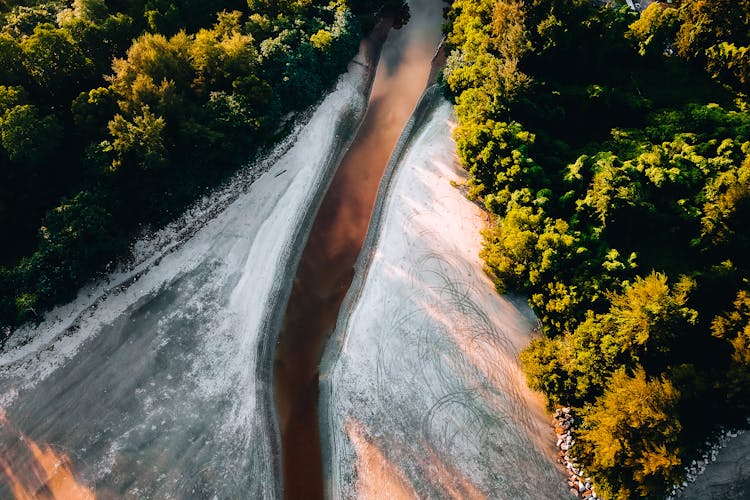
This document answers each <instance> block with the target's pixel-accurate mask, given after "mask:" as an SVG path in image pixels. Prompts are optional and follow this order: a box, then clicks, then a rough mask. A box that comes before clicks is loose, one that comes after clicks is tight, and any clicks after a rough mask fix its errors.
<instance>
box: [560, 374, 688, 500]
mask: <svg viewBox="0 0 750 500" xmlns="http://www.w3.org/2000/svg"><path fill="white" fill-rule="evenodd" d="M679 398H680V394H679V392H678V391H677V389H675V388H674V387H673V386H672V384H671V383H670V382H669V381H667V380H664V379H650V380H649V379H647V377H646V372H645V371H644V370H643V369H641V368H637V369H636V370H635V371H634V373H633V375H632V376H629V375H628V374H627V373H626V372H625V370H620V371H618V372H616V373H615V374H614V375H613V377H612V379H611V381H610V384H609V386H608V389H607V391H606V392H605V393H604V395H602V396H601V397H600V398H599V399H598V400H597V401H596V404H594V405H593V406H591V407H589V408H588V410H586V411H585V412H584V414H583V424H582V426H581V428H580V429H579V432H578V438H577V443H576V445H575V447H574V452H575V453H576V456H580V457H585V458H586V461H587V463H588V464H590V465H589V466H588V467H587V471H588V473H589V474H590V475H591V477H592V478H593V479H594V482H595V484H596V487H597V492H599V493H601V494H602V498H612V499H622V500H626V499H629V498H635V497H649V498H652V497H655V496H658V495H660V494H662V492H663V491H665V490H667V488H668V487H669V486H671V485H672V484H674V483H676V482H677V481H678V479H680V475H681V473H682V467H681V461H680V455H679V452H680V450H679V448H678V446H677V444H678V441H679V436H680V431H681V429H682V426H681V424H680V422H679V420H678V419H677V418H676V410H677V404H678V402H679Z"/></svg>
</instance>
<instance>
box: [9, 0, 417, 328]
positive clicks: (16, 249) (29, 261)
mask: <svg viewBox="0 0 750 500" xmlns="http://www.w3.org/2000/svg"><path fill="white" fill-rule="evenodd" d="M386 15H388V16H395V17H396V20H397V23H398V22H404V21H405V20H406V19H408V10H407V9H406V5H405V3H404V2H403V1H402V0H381V1H378V2H371V1H366V0H283V1H277V0H247V1H246V0H200V1H198V0H127V1H126V0H106V1H105V0H67V1H64V0H52V1H46V2H45V1H33V0H28V1H18V0H4V1H0V234H2V235H3V244H2V245H0V341H2V336H3V335H4V334H7V333H8V332H9V331H10V330H9V327H11V326H14V325H17V324H19V323H20V322H23V321H26V320H34V319H36V318H38V317H39V314H40V313H41V312H42V310H43V309H45V308H47V307H49V306H50V305H52V304H55V303H58V302H61V301H63V300H67V299H69V298H71V297H72V296H73V294H74V293H75V291H76V290H77V288H78V287H79V286H80V285H81V284H83V283H84V282H86V281H87V280H89V279H91V277H92V276H93V275H95V273H97V272H99V271H102V270H103V269H104V267H105V266H106V265H107V263H108V262H110V261H111V260H113V259H115V258H117V257H118V256H122V255H123V254H124V253H125V252H126V250H127V245H128V242H129V239H130V238H132V236H133V234H135V232H136V231H138V230H139V228H142V227H143V226H144V225H147V224H151V225H159V224H163V223H164V222H166V221H168V220H169V219H170V218H171V217H173V216H174V214H175V213H177V212H178V211H179V210H180V209H181V208H182V207H184V206H185V205H186V204H187V203H189V202H190V201H191V200H193V199H194V198H195V197H196V195H197V194H199V193H200V192H201V191H202V190H203V189H204V188H205V187H207V186H210V185H213V184H215V183H216V182H218V181H220V180H221V179H222V178H224V177H226V175H227V174H228V173H229V172H230V171H231V170H232V169H233V168H235V167H236V166H237V165H239V164H240V163H241V162H242V161H244V160H246V159H247V158H248V157H249V156H250V155H251V154H252V153H253V152H254V151H256V150H257V149H258V148H259V147H261V146H263V145H265V144H268V143H270V142H272V141H273V140H274V138H275V137H276V136H277V135H278V134H279V133H283V129H281V128H280V126H281V125H283V123H284V120H283V119H282V118H283V117H286V116H288V114H289V112H292V111H295V110H299V109H300V108H303V107H305V106H308V105H310V104H311V103H313V102H314V101H315V100H317V99H318V98H319V97H320V95H321V94H322V93H323V91H324V90H325V89H326V88H328V87H329V86H330V85H331V84H332V82H333V80H334V79H335V77H336V76H337V75H338V74H339V73H340V72H341V71H342V70H343V69H344V68H345V66H346V63H347V61H348V60H349V59H350V58H351V57H352V55H353V54H354V52H355V51H356V49H357V47H358V45H359V40H360V38H361V35H362V33H364V32H366V31H367V30H369V29H370V28H371V27H372V26H373V24H374V22H375V21H376V19H377V18H379V17H381V16H386Z"/></svg>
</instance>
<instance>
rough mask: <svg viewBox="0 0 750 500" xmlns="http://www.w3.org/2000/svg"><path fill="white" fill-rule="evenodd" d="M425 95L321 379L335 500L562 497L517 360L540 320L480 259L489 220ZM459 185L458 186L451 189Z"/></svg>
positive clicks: (445, 119) (537, 407)
mask: <svg viewBox="0 0 750 500" xmlns="http://www.w3.org/2000/svg"><path fill="white" fill-rule="evenodd" d="M452 120H453V111H452V106H451V105H450V104H449V103H447V102H445V101H444V100H443V98H442V97H441V96H440V93H439V91H438V90H437V89H436V88H434V87H433V88H432V89H430V90H428V91H427V92H426V93H425V95H424V96H423V98H422V101H421V102H420V105H419V107H418V109H417V111H416V112H415V115H414V117H413V122H412V123H411V125H410V126H409V127H407V131H406V132H405V134H404V135H403V136H402V138H401V140H400V145H399V147H398V148H397V151H396V152H395V153H394V156H393V157H392V159H391V163H390V165H389V169H388V172H387V173H386V175H385V177H384V180H383V183H382V184H381V188H380V191H379V194H378V201H377V206H376V208H375V211H374V213H375V214H377V215H376V216H375V217H374V218H373V220H372V221H371V224H370V228H369V230H368V236H367V241H366V243H365V247H364V249H363V252H362V254H361V256H360V259H359V260H358V263H357V273H356V276H355V281H354V283H353V285H352V287H351V289H350V291H349V293H348V295H347V298H346V300H345V303H344V306H343V307H342V312H341V315H340V317H339V320H338V322H337V325H336V331H335V333H334V335H333V337H332V339H331V341H330V342H329V344H328V347H327V348H326V352H325V357H324V362H323V365H322V368H321V370H322V372H321V380H322V385H321V403H320V405H321V408H320V413H321V421H322V423H321V426H322V429H323V431H322V432H323V435H324V445H325V449H324V451H325V453H326V460H325V463H326V464H328V466H329V467H328V469H327V470H326V481H327V483H326V491H327V495H328V496H329V497H333V498H349V497H354V496H359V497H361V498H383V497H385V496H392V497H398V498H400V497H433V496H434V497H439V496H444V495H446V494H449V495H452V496H455V497H460V498H482V497H488V496H491V497H495V498H532V497H533V498H566V497H567V495H569V494H568V492H567V489H566V488H565V487H564V484H565V482H564V481H565V479H564V476H563V474H562V471H561V470H560V468H559V467H558V466H557V465H556V463H555V459H556V455H555V449H554V446H553V443H550V442H549V435H550V432H551V429H550V425H549V422H548V420H547V416H546V413H545V411H544V408H543V406H542V404H541V401H540V400H539V399H538V397H536V396H535V395H534V394H532V393H531V392H530V391H529V390H528V389H527V388H526V385H525V381H524V379H523V375H522V373H521V371H520V369H519V366H518V361H517V357H518V352H519V350H520V349H522V348H523V347H524V346H525V345H526V344H527V343H528V342H529V341H530V339H531V336H532V332H533V329H534V326H535V321H534V318H533V315H532V314H531V312H530V310H529V309H528V307H527V306H526V305H525V304H524V303H523V301H522V300H514V299H512V298H508V297H501V296H498V295H497V293H496V292H495V290H494V287H493V286H492V283H491V281H490V280H489V278H488V277H487V276H486V275H485V274H484V272H483V271H482V262H481V261H480V259H479V257H478V253H479V245H480V237H479V231H480V229H481V228H482V227H483V226H484V224H485V221H486V216H485V214H484V212H483V211H482V210H481V209H480V208H479V207H477V206H476V205H474V204H473V203H471V202H470V201H468V200H467V199H466V198H465V196H464V193H463V192H462V191H461V190H460V189H459V188H457V187H454V185H460V184H461V183H463V182H464V181H465V173H464V172H463V171H462V170H461V169H460V168H459V167H458V165H457V161H456V158H455V144H454V143H453V140H452V139H451V121H452ZM452 184H453V185H452Z"/></svg>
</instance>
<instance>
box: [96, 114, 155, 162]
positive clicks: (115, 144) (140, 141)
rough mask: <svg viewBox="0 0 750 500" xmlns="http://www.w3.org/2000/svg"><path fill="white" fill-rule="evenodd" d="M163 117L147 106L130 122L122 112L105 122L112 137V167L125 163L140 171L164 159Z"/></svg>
mask: <svg viewBox="0 0 750 500" xmlns="http://www.w3.org/2000/svg"><path fill="white" fill-rule="evenodd" d="M165 126H166V122H165V121H164V118H162V117H160V116H157V115H155V114H154V113H152V112H151V110H150V109H149V108H148V106H145V107H144V108H143V109H142V113H141V114H139V115H136V116H135V118H133V120H132V121H129V120H126V119H125V118H124V117H123V116H122V115H119V114H118V115H115V117H114V119H113V120H112V121H111V122H109V133H110V135H111V136H112V150H113V152H114V154H115V159H114V160H113V162H112V170H114V171H118V170H120V169H122V168H125V167H129V166H137V167H139V168H141V169H142V170H153V169H157V168H159V167H160V166H163V165H164V164H165V162H166V161H167V147H166V145H165V144H164V129H165Z"/></svg>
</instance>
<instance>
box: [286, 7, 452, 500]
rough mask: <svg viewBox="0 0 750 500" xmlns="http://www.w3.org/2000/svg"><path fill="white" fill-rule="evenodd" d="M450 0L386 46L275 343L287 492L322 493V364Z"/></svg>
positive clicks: (416, 17) (414, 19)
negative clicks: (382, 183) (319, 408)
mask: <svg viewBox="0 0 750 500" xmlns="http://www.w3.org/2000/svg"><path fill="white" fill-rule="evenodd" d="M443 6H444V4H443V2H442V1H441V0H411V1H410V2H409V7H410V11H411V20H410V21H409V23H408V24H407V25H406V26H404V27H403V28H401V29H400V30H394V31H391V32H390V34H389V36H388V39H387V40H386V42H385V44H384V45H383V48H382V52H381V57H380V63H379V65H378V68H377V71H376V74H375V82H374V85H373V88H372V93H371V94H370V100H369V104H368V108H367V113H366V115H365V118H364V122H363V123H362V125H361V127H360V129H359V131H358V133H357V136H356V138H355V140H354V142H353V143H352V146H351V148H350V149H349V151H348V152H347V154H346V157H345V158H344V160H343V161H342V163H341V165H340V166H339V168H338V170H337V172H336V176H335V177H334V179H333V182H332V184H331V187H330V188H329V190H328V192H327V193H326V197H325V199H324V200H323V204H322V206H321V208H320V211H319V213H318V215H317V218H316V220H315V222H314V224H313V228H312V231H311V233H310V238H309V240H308V242H307V245H306V247H305V250H304V252H303V254H302V259H301V261H300V264H299V269H298V271H297V276H296V278H295V281H294V288H293V290H292V294H291V298H290V301H289V305H288V308H287V311H286V317H285V320H284V326H283V328H282V330H281V334H280V336H279V342H280V343H279V346H278V348H277V351H276V353H277V354H276V378H275V385H276V389H277V391H276V400H277V408H278V415H279V425H280V429H281V438H282V450H283V457H284V468H283V470H284V483H285V487H286V489H285V494H286V497H287V498H300V499H302V498H306V499H307V498H321V497H322V496H323V480H322V477H323V467H322V462H321V448H320V433H319V426H318V418H317V415H318V413H317V402H318V365H319V363H320V359H321V353H322V347H323V345H324V342H325V340H326V339H327V338H328V336H329V335H330V333H331V331H332V330H333V327H334V325H335V323H336V318H337V316H338V312H339V307H340V305H341V302H342V300H343V298H344V295H345V294H346V292H347V290H348V288H349V285H350V284H351V282H352V277H353V275H354V263H355V261H356V259H357V256H358V255H359V252H360V249H361V248H362V242H363V241H364V238H365V234H366V233H367V227H368V223H369V220H370V215H371V213H372V208H373V204H374V202H375V196H376V194H377V191H378V186H379V184H380V180H381V177H382V175H383V172H384V170H385V167H386V165H387V163H388V159H389V157H390V155H391V152H392V151H393V148H394V146H395V145H396V142H397V140H398V138H399V136H400V135H401V132H402V130H403V128H404V125H405V124H406V122H407V121H408V119H409V117H410V116H411V114H412V112H413V111H414V108H415V106H416V104H417V101H418V100H419V97H420V95H421V94H422V92H423V91H424V89H425V86H426V83H427V79H428V77H429V75H430V70H431V66H432V60H433V57H434V55H435V53H436V50H437V48H438V45H439V42H440V39H441V23H442V8H443Z"/></svg>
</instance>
